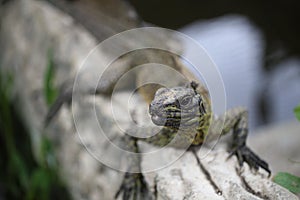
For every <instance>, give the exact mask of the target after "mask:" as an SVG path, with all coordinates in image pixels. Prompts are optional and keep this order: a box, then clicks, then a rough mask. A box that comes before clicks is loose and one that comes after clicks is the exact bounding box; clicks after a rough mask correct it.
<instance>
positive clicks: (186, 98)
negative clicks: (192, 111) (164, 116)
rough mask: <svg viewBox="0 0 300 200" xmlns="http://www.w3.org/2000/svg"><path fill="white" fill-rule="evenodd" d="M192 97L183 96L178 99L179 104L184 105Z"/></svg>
mask: <svg viewBox="0 0 300 200" xmlns="http://www.w3.org/2000/svg"><path fill="white" fill-rule="evenodd" d="M191 100H192V98H191V96H185V97H183V98H182V99H181V100H180V105H182V106H186V105H188V104H189V103H190V102H191Z"/></svg>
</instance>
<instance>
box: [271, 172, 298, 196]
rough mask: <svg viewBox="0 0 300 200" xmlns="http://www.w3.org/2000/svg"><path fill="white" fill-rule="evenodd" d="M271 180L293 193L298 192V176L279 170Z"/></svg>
mask: <svg viewBox="0 0 300 200" xmlns="http://www.w3.org/2000/svg"><path fill="white" fill-rule="evenodd" d="M273 181H274V182H275V183H277V184H278V185H281V186H282V187H284V188H286V189H288V190H289V191H291V192H293V193H295V194H300V177H297V176H294V175H292V174H289V173H287V172H279V173H277V174H276V175H275V176H274V177H273Z"/></svg>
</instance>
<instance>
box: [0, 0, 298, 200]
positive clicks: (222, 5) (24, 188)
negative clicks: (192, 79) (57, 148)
mask: <svg viewBox="0 0 300 200" xmlns="http://www.w3.org/2000/svg"><path fill="white" fill-rule="evenodd" d="M14 1H17V0H0V6H1V7H0V12H1V9H5V8H6V6H8V5H9V4H11V3H12V2H14ZM110 1H111V2H113V3H114V4H115V5H114V6H110V7H109V6H107V7H105V6H102V5H107V4H111V3H107V2H110ZM122 2H123V3H124V2H125V5H127V6H129V7H131V6H132V8H133V9H134V10H136V13H137V14H138V19H139V23H130V21H129V22H128V20H127V19H124V18H122V17H120V19H119V23H120V24H122V23H127V22H128V23H129V24H131V25H130V26H132V27H135V26H142V25H146V26H149V25H155V26H160V27H164V28H169V29H174V30H178V31H180V32H183V33H185V34H187V35H189V36H190V37H192V38H193V39H195V40H196V41H197V42H198V43H199V44H200V45H202V46H203V47H204V48H205V49H206V50H207V52H208V54H209V55H210V56H211V57H212V59H213V60H214V62H215V63H216V65H217V66H218V68H219V71H220V73H221V75H222V78H223V81H224V84H225V89H226V95H227V106H228V107H229V108H230V107H235V106H245V107H247V108H248V109H249V114H250V128H251V130H256V129H258V128H260V127H265V126H269V125H273V124H275V125H277V124H281V123H286V122H290V121H296V118H295V115H294V112H293V110H294V108H295V107H296V106H297V105H298V104H299V103H300V57H299V56H300V39H299V36H300V26H299V20H300V12H299V10H300V2H299V1H297V0H285V1H282V0H273V1H258V0H251V1H250V0H247V1H238V0H232V1H224V0H212V1H207V0H187V1H181V0H163V1H160V0H151V1H139V0H127V1H122ZM48 3H50V4H51V5H52V6H54V7H57V8H58V9H60V10H61V11H63V12H65V13H66V14H68V15H71V16H72V17H73V18H74V19H75V21H76V22H77V23H79V24H81V25H82V26H84V27H85V28H86V29H87V30H89V31H90V32H91V33H92V34H93V35H94V36H95V37H96V38H98V39H99V40H103V37H104V36H103V35H101V34H100V33H102V32H103V30H102V29H101V26H99V25H97V23H98V22H99V21H101V19H100V18H101V17H100V18H99V15H101V16H105V15H108V16H109V15H110V13H113V12H114V11H113V10H114V9H119V1H116V0H103V1H102V0H69V1H67V0H66V1H65V0H49V1H48ZM102 3H103V4H102ZM95 5H97V6H95ZM122 5H123V4H122ZM0 17H1V13H0ZM126 20H127V21H126ZM0 23H5V22H4V21H3V20H2V19H1V21H0ZM112 23H113V22H112ZM11 26H14V24H11ZM120 31H122V29H120ZM0 32H1V24H0ZM99 35H101V37H100V36H99ZM0 36H1V35H0ZM108 36H109V34H107V37H108ZM105 37H106V35H105ZM0 44H1V43H0ZM0 52H1V45H0ZM187 53H189V54H193V53H197V52H193V51H192V50H190V51H188V52H187ZM0 58H1V56H0ZM0 63H1V60H0ZM0 68H1V65H0ZM0 75H1V74H0ZM0 77H2V78H1V79H0V84H1V85H0V93H1V96H0V97H1V98H0V104H1V105H0V108H1V110H0V167H1V168H0V200H2V199H52V198H56V199H67V198H70V197H69V193H68V190H67V189H66V186H65V183H64V181H63V180H62V179H61V178H60V177H59V175H58V174H59V166H57V162H56V161H55V155H54V150H53V145H52V144H51V142H50V141H49V140H48V139H46V138H44V139H43V140H42V149H41V152H42V154H41V157H42V159H41V160H42V162H41V161H39V162H37V161H36V160H35V159H34V157H35V156H34V155H32V153H30V152H31V148H30V146H31V145H32V144H31V143H32V141H31V139H30V137H29V134H28V133H27V131H26V130H27V129H26V128H25V126H24V124H23V122H22V120H21V119H20V117H19V116H18V110H17V108H16V107H15V106H14V102H12V101H10V99H9V98H8V93H9V87H10V86H9V79H10V78H9V77H7V76H0ZM253 132H255V131H253ZM283 137H284V135H283ZM296 142H297V143H298V142H299V141H296ZM279 150H280V149H279ZM294 151H295V150H294ZM295 153H298V152H295ZM298 173H300V171H298ZM298 175H299V174H298ZM41 183H42V184H41ZM39 194H43V195H42V196H41V197H40V196H39Z"/></svg>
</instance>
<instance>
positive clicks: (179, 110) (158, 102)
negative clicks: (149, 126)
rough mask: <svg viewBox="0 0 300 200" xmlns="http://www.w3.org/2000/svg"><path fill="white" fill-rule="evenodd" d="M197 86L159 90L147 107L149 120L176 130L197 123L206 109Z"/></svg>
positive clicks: (193, 84)
mask: <svg viewBox="0 0 300 200" xmlns="http://www.w3.org/2000/svg"><path fill="white" fill-rule="evenodd" d="M196 87H197V85H196V84H195V83H194V82H192V83H191V84H189V85H187V86H184V87H174V88H160V89H158V90H157V91H156V93H155V96H154V99H153V101H152V102H151V104H150V106H149V113H150V115H151V120H152V121H153V123H154V124H156V125H158V126H167V127H173V128H178V127H179V126H180V127H190V126H192V125H194V124H196V123H199V119H200V118H201V116H203V115H205V114H206V109H205V107H204V103H203V100H202V97H201V95H200V94H198V93H197V92H196Z"/></svg>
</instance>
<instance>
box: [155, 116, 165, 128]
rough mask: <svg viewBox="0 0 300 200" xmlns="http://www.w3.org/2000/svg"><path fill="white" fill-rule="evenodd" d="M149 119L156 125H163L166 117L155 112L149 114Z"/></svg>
mask: <svg viewBox="0 0 300 200" xmlns="http://www.w3.org/2000/svg"><path fill="white" fill-rule="evenodd" d="M151 120H152V122H153V123H154V124H155V125H157V126H163V125H165V124H166V119H165V118H163V117H161V116H159V115H157V114H151Z"/></svg>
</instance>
